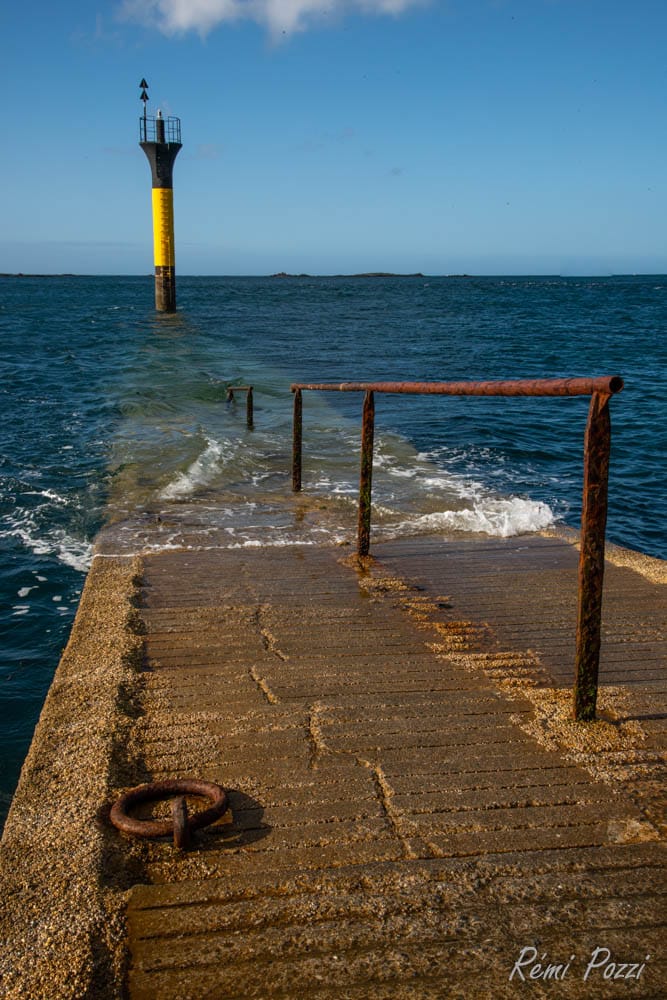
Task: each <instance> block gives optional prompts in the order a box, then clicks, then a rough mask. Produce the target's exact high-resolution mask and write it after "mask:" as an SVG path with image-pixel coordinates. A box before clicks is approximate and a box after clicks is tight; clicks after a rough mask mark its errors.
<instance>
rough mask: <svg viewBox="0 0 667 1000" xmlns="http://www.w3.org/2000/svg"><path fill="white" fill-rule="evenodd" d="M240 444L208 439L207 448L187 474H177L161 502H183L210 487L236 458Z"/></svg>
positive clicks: (162, 492) (161, 492)
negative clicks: (197, 491) (198, 491)
mask: <svg viewBox="0 0 667 1000" xmlns="http://www.w3.org/2000/svg"><path fill="white" fill-rule="evenodd" d="M237 450H238V443H237V442H232V441H216V440H215V439H214V438H207V439H206V448H205V449H204V451H203V452H202V453H201V455H198V456H197V458H196V459H195V461H194V462H193V463H192V464H191V465H190V467H189V468H188V469H187V470H186V471H185V472H179V473H177V475H176V477H175V478H174V479H172V481H171V482H170V483H168V484H167V485H166V486H165V487H164V489H162V490H161V491H160V493H159V494H158V499H160V500H183V499H185V498H186V497H189V496H192V494H193V493H195V492H196V490H197V489H201V488H202V487H205V486H209V485H210V484H211V483H212V482H214V481H215V479H216V478H217V477H218V476H219V475H220V473H221V471H222V469H223V468H224V466H225V465H227V464H228V463H229V462H230V461H231V460H232V459H233V457H234V455H235V454H236V452H237Z"/></svg>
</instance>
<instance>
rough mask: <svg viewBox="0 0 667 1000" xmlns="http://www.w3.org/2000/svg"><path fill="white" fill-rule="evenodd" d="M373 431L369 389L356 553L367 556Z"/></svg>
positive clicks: (364, 420)
mask: <svg viewBox="0 0 667 1000" xmlns="http://www.w3.org/2000/svg"><path fill="white" fill-rule="evenodd" d="M374 432H375V397H374V395H373V392H372V391H371V390H369V391H367V392H366V395H365V396H364V410H363V418H362V425H361V470H360V474H359V523H358V528H357V555H360V556H367V555H368V550H369V548H370V544H371V489H372V484H373V436H374Z"/></svg>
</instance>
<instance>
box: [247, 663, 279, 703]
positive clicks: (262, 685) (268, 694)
mask: <svg viewBox="0 0 667 1000" xmlns="http://www.w3.org/2000/svg"><path fill="white" fill-rule="evenodd" d="M248 674H249V675H250V677H251V678H252V680H253V681H254V682H255V684H256V685H257V687H258V688H259V690H260V691H261V692H262V694H263V695H264V697H265V698H266V700H267V701H268V702H269V704H270V705H277V704H278V703H279V702H280V698H279V697H278V695H277V694H275V692H274V691H272V690H271V687H270V685H269V683H268V681H267V680H266V678H264V677H261V676H260V675H259V673H258V672H257V668H256V667H251V668H250V670H249V671H248Z"/></svg>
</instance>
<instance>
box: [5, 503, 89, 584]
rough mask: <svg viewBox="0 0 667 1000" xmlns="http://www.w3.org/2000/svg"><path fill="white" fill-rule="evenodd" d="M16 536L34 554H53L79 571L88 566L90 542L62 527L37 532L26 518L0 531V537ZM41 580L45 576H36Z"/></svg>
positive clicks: (85, 569) (84, 570)
mask: <svg viewBox="0 0 667 1000" xmlns="http://www.w3.org/2000/svg"><path fill="white" fill-rule="evenodd" d="M3 536H4V537H6V538H18V539H19V540H20V541H21V542H22V544H23V545H24V546H25V547H26V548H27V549H30V551H31V552H33V553H34V555H36V556H55V557H56V559H58V560H59V561H60V562H62V563H64V564H65V565H66V566H70V567H71V568H72V569H75V570H78V571H79V572H80V573H86V572H87V571H88V569H89V568H90V562H91V559H92V554H93V547H92V545H91V543H90V542H88V541H85V540H84V539H81V538H74V537H72V535H69V534H68V533H67V532H66V531H65V530H64V529H63V528H52V529H51V531H48V532H47V533H46V534H39V533H38V529H37V526H36V525H35V523H34V521H31V520H30V519H26V520H25V521H24V522H23V523H22V524H16V525H15V526H14V527H12V528H10V529H9V530H8V531H0V538H1V537H3ZM37 579H38V580H41V581H42V582H43V581H45V580H46V577H39V576H38V577H37Z"/></svg>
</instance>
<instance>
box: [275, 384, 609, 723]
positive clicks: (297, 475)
mask: <svg viewBox="0 0 667 1000" xmlns="http://www.w3.org/2000/svg"><path fill="white" fill-rule="evenodd" d="M622 388H623V379H622V378H620V376H618V375H611V376H605V377H601V378H559V379H509V380H503V381H492V382H336V383H333V382H295V383H294V384H293V385H292V386H291V390H292V392H293V393H294V425H293V437H292V489H293V490H294V491H295V492H298V491H300V490H301V488H302V451H303V399H302V393H303V392H304V391H318V392H363V393H364V406H363V413H362V429H361V468H360V474H359V515H358V524H357V553H358V555H359V556H366V555H368V552H369V549H370V531H371V490H372V479H373V438H374V433H375V398H374V394H375V393H376V392H382V393H404V394H411V395H433V396H506V397H507V396H590V397H591V403H590V407H589V412H588V422H587V424H586V434H585V438H584V482H583V503H582V513H581V544H580V552H579V582H578V598H577V637H576V657H575V681H574V691H573V715H574V718H575V719H578V720H586V721H588V720H592V719H594V718H595V709H596V703H597V689H598V673H599V665H600V638H601V623H602V582H603V576H604V547H605V532H606V525H607V489H608V481H609V455H610V450H611V418H610V415H609V400H610V398H611V396H613V395H614V394H615V393H617V392H620V391H621V389H622Z"/></svg>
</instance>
